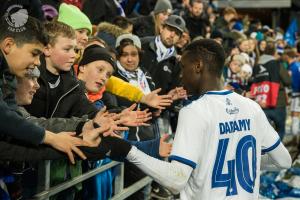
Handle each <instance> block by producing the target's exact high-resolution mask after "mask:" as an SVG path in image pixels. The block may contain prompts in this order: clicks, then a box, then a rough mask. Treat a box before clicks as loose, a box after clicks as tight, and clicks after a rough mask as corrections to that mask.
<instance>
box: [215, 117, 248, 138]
mask: <svg viewBox="0 0 300 200" xmlns="http://www.w3.org/2000/svg"><path fill="white" fill-rule="evenodd" d="M219 129H220V134H221V135H223V134H229V133H234V132H237V131H249V130H250V119H241V120H235V121H229V122H220V123H219Z"/></svg>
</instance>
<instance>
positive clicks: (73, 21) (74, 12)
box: [57, 3, 92, 34]
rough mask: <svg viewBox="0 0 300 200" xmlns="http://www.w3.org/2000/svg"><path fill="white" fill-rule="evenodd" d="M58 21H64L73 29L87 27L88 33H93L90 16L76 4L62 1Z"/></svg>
mask: <svg viewBox="0 0 300 200" xmlns="http://www.w3.org/2000/svg"><path fill="white" fill-rule="evenodd" d="M57 21H59V22H63V23H65V24H67V25H69V26H71V27H72V28H73V29H75V30H77V29H87V30H88V31H89V33H88V34H91V33H92V23H91V21H90V20H89V18H88V17H87V16H86V15H85V14H84V13H83V12H81V10H79V8H77V7H76V6H73V5H69V4H65V3H62V4H61V5H60V7H59V14H58V19H57Z"/></svg>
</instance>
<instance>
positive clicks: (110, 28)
mask: <svg viewBox="0 0 300 200" xmlns="http://www.w3.org/2000/svg"><path fill="white" fill-rule="evenodd" d="M101 32H106V33H109V34H111V35H113V36H114V37H116V38H117V37H118V36H120V35H122V34H124V33H125V31H123V30H122V29H121V28H120V27H118V26H116V25H114V24H111V23H108V22H102V23H100V24H99V25H98V34H99V33H101Z"/></svg>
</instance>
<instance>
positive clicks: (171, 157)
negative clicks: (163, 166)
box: [169, 156, 197, 169]
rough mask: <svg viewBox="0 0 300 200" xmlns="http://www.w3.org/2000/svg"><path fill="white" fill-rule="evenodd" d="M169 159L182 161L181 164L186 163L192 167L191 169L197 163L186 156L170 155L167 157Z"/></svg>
mask: <svg viewBox="0 0 300 200" xmlns="http://www.w3.org/2000/svg"><path fill="white" fill-rule="evenodd" d="M169 160H170V161H172V160H176V161H178V162H180V163H183V164H185V165H188V166H190V167H192V168H193V169H195V168H196V165H197V164H196V163H194V162H193V161H191V160H188V159H186V158H182V157H179V156H170V157H169Z"/></svg>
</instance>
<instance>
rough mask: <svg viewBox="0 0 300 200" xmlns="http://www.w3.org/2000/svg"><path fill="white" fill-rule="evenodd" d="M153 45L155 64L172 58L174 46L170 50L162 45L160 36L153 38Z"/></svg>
mask: <svg viewBox="0 0 300 200" xmlns="http://www.w3.org/2000/svg"><path fill="white" fill-rule="evenodd" d="M155 45H156V59H157V62H160V61H163V60H166V59H168V58H170V57H171V56H173V54H174V52H175V48H174V46H173V47H171V48H167V47H165V45H164V44H163V43H162V41H161V39H160V36H156V37H155Z"/></svg>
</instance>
